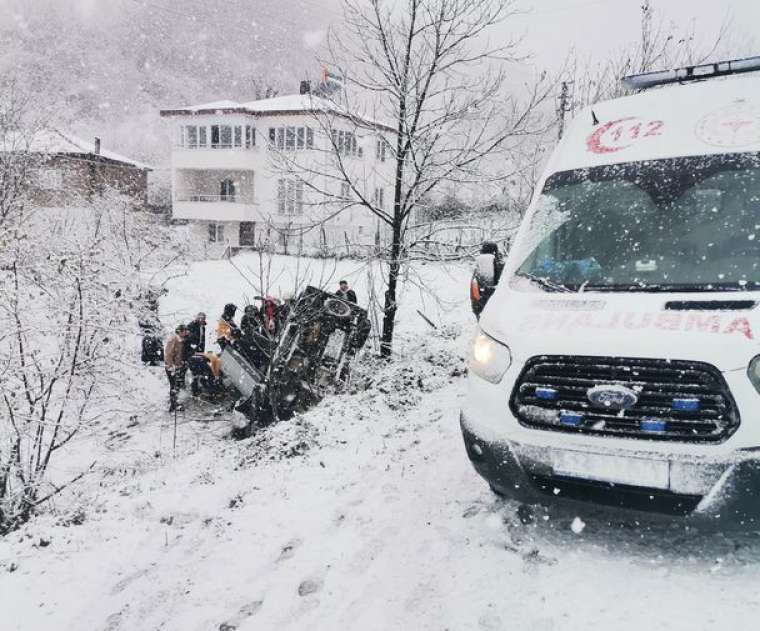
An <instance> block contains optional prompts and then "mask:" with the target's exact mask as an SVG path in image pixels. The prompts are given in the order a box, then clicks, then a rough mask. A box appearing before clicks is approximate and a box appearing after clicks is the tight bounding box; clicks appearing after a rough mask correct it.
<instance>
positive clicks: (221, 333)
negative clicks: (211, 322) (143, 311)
mask: <svg viewBox="0 0 760 631" xmlns="http://www.w3.org/2000/svg"><path fill="white" fill-rule="evenodd" d="M335 295H336V296H337V297H339V298H341V299H343V300H346V301H348V302H353V303H356V293H355V292H354V290H353V289H351V288H350V287H349V285H348V282H347V281H345V280H341V281H340V283H339V284H338V290H337V291H336V292H335ZM291 304H292V299H291V298H286V299H284V300H282V301H280V300H277V299H276V298H272V297H270V296H266V297H264V298H262V302H261V306H260V307H256V306H255V305H246V307H245V309H244V311H243V317H242V318H241V320H240V325H238V324H237V323H236V322H235V316H236V314H237V311H238V307H237V305H235V304H233V303H228V304H226V305H225V306H224V310H223V311H222V315H221V317H220V318H219V322H218V323H217V326H216V341H217V344H219V347H220V349H221V350H224V348H225V347H226V346H227V345H228V344H232V345H234V346H235V348H236V349H237V350H239V351H240V352H241V353H242V354H243V355H245V356H246V358H247V359H248V360H249V361H251V363H252V364H253V365H254V366H256V367H257V368H261V367H263V366H264V365H265V364H266V363H267V362H268V361H269V358H270V356H271V353H272V351H273V349H274V345H275V343H276V339H277V336H278V334H279V332H280V330H281V328H282V326H283V324H284V322H285V320H286V319H287V316H288V312H289V310H290V307H291ZM174 333H175V334H174V335H173V336H171V337H170V338H169V339H168V340H167V342H166V347H165V349H164V364H165V368H166V377H167V379H168V381H169V411H170V412H173V411H174V410H176V409H177V405H178V403H177V394H178V392H179V391H180V390H183V389H184V388H185V387H186V384H187V371H188V365H189V364H190V363H191V362H194V366H191V372H193V373H195V372H197V371H196V370H195V368H194V367H195V366H202V365H204V364H205V365H206V366H207V368H208V370H209V371H210V373H211V375H212V378H213V379H215V380H219V379H220V377H221V360H220V358H219V355H218V354H216V353H213V352H207V351H206V314H205V313H203V312H200V313H198V314H197V315H196V316H195V318H194V319H193V320H192V321H191V322H189V323H188V324H179V325H177V328H176V329H175V331H174ZM193 379H194V381H193V386H194V387H193V394H197V392H196V388H195V384H196V381H195V379H196V377H194V378H193Z"/></svg>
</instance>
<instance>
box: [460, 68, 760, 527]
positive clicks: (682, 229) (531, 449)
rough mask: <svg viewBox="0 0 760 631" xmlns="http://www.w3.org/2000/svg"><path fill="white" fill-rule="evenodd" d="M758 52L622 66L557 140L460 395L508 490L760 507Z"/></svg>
mask: <svg viewBox="0 0 760 631" xmlns="http://www.w3.org/2000/svg"><path fill="white" fill-rule="evenodd" d="M756 71H760V57H754V58H748V59H741V60H734V61H726V62H720V63H716V64H706V65H702V66H693V67H689V68H682V69H677V70H671V71H665V72H658V73H648V74H644V75H637V76H632V77H628V78H626V79H625V82H626V84H627V86H628V87H629V88H631V89H632V90H633V91H634V94H633V95H632V96H626V97H623V98H619V99H615V100H611V101H607V102H603V103H598V104H596V105H594V106H593V107H589V108H586V109H585V110H583V111H581V112H580V114H579V115H578V116H577V117H576V118H575V119H574V121H573V122H572V124H571V125H570V126H569V127H568V129H567V132H566V134H565V136H564V137H563V138H562V140H561V141H560V143H559V145H558V146H557V148H556V149H555V151H554V153H553V154H552V157H551V158H550V161H549V164H548V166H547V168H546V171H545V174H544V176H543V178H542V180H541V181H540V182H539V185H538V187H537V193H536V195H535V197H534V199H533V200H532V202H531V205H530V207H529V209H528V211H527V213H526V215H525V218H524V220H523V223H522V225H521V227H520V230H519V232H518V235H517V237H516V239H515V242H514V245H513V247H512V249H511V251H510V253H509V256H508V258H507V261H506V263H505V269H504V272H503V274H502V276H501V280H500V282H499V286H498V288H497V289H496V291H495V293H494V295H493V296H492V297H491V298H490V300H489V302H488V304H487V305H486V306H485V309H484V311H483V312H482V314H481V317H480V320H479V323H478V327H479V330H478V332H477V335H476V337H475V340H474V343H473V346H472V350H471V353H470V359H469V385H468V394H467V397H466V399H465V402H464V405H463V407H462V410H461V417H460V422H461V428H462V432H463V436H464V443H465V447H466V450H467V455H468V456H469V459H470V460H471V462H472V464H473V466H474V468H475V469H476V471H477V472H478V473H479V474H480V475H481V476H482V477H483V478H484V479H485V480H486V481H487V482H488V484H489V485H490V486H491V488H492V489H493V490H494V491H495V492H496V493H497V494H499V495H501V496H504V497H507V498H512V499H514V500H517V501H518V502H521V503H524V504H528V505H534V504H551V503H564V504H567V505H571V506H574V507H576V508H578V507H582V506H585V507H587V508H590V507H592V506H607V507H613V508H614V510H616V511H617V510H623V511H647V512H651V513H657V514H665V515H676V516H680V517H683V518H687V519H691V520H702V519H704V520H709V521H711V522H713V523H721V524H723V523H725V524H728V523H729V522H730V523H733V524H740V525H744V526H751V525H752V524H755V525H756V524H757V523H758V521H757V520H758V519H760V306H759V305H760V73H755V72H756Z"/></svg>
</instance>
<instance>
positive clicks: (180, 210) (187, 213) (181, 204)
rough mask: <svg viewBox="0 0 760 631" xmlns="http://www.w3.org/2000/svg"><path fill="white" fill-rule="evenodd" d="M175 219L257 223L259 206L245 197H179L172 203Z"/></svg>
mask: <svg viewBox="0 0 760 631" xmlns="http://www.w3.org/2000/svg"><path fill="white" fill-rule="evenodd" d="M172 216H173V217H174V218H175V219H189V220H191V221H256V220H258V219H259V216H258V205H257V204H256V202H255V201H254V200H253V199H252V198H248V197H243V196H225V195H207V194H205V193H198V194H189V195H178V196H176V197H175V198H174V202H173V203H172Z"/></svg>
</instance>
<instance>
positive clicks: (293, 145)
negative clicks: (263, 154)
mask: <svg viewBox="0 0 760 631" xmlns="http://www.w3.org/2000/svg"><path fill="white" fill-rule="evenodd" d="M269 143H270V144H271V145H272V146H273V147H277V149H280V150H284V151H295V150H297V149H299V150H300V149H313V148H314V130H313V129H312V128H311V127H270V128H269Z"/></svg>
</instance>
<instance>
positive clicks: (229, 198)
mask: <svg viewBox="0 0 760 631" xmlns="http://www.w3.org/2000/svg"><path fill="white" fill-rule="evenodd" d="M219 194H220V198H221V200H222V201H223V202H234V201H235V182H233V181H232V180H230V179H226V180H222V181H221V182H220V183H219Z"/></svg>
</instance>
